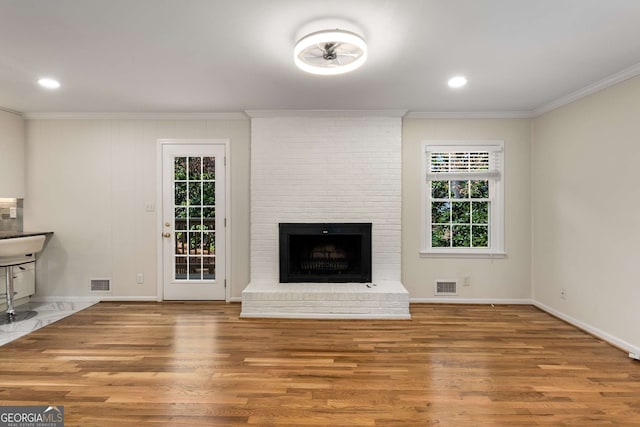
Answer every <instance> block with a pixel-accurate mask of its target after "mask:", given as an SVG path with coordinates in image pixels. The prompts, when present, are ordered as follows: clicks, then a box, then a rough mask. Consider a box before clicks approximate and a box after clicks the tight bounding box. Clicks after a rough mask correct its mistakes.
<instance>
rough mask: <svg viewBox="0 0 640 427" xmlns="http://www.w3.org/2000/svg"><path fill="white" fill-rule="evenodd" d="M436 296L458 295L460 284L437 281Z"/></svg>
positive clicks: (451, 281)
mask: <svg viewBox="0 0 640 427" xmlns="http://www.w3.org/2000/svg"><path fill="white" fill-rule="evenodd" d="M436 295H458V282H457V281H455V280H436Z"/></svg>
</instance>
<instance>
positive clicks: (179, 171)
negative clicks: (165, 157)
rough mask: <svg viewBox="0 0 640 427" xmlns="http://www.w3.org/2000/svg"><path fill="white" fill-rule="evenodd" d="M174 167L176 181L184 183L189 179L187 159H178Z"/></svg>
mask: <svg viewBox="0 0 640 427" xmlns="http://www.w3.org/2000/svg"><path fill="white" fill-rule="evenodd" d="M174 165H175V166H174V179H175V180H176V181H183V180H185V179H187V158H186V157H176V159H175V160H174Z"/></svg>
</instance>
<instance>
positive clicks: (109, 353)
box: [0, 303, 640, 426]
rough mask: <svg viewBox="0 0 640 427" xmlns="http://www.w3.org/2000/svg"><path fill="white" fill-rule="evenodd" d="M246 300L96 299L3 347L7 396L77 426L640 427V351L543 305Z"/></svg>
mask: <svg viewBox="0 0 640 427" xmlns="http://www.w3.org/2000/svg"><path fill="white" fill-rule="evenodd" d="M239 312H240V306H239V304H223V303H161V304H156V303H101V304H98V305H96V306H93V307H91V308H89V309H87V310H84V311H82V312H80V313H77V314H75V315H73V316H71V317H68V318H66V319H63V320H61V321H59V322H57V323H55V324H53V325H50V326H47V327H45V328H43V329H40V330H38V331H36V332H33V333H32V334H30V335H28V336H26V337H23V338H20V339H19V340H17V341H14V342H12V343H9V344H7V345H5V346H3V347H0V405H2V406H7V405H45V404H46V405H49V404H51V405H61V406H64V410H65V425H66V426H138V425H143V424H144V425H166V426H227V425H229V426H235V425H258V426H269V425H282V426H319V425H326V426H431V425H438V426H562V425H573V426H591V425H593V426H640V363H638V362H634V361H632V360H631V359H629V358H628V357H627V355H626V354H625V353H624V352H622V351H620V350H617V349H615V348H613V347H611V346H610V345H608V344H606V343H604V342H602V341H600V340H598V339H596V338H594V337H592V336H590V335H587V334H585V333H583V332H581V331H579V330H577V329H575V328H573V327H572V326H570V325H567V324H565V323H563V322H562V321H560V320H558V319H556V318H553V317H551V316H549V315H548V314H546V313H543V312H541V311H539V310H538V309H536V308H535V307H531V306H495V307H492V306H460V305H422V304H414V305H412V306H411V312H412V315H413V319H412V320H410V321H402V320H400V321H389V320H380V321H370V320H348V321H335V320H283V319H278V320H274V319H264V320H263V319H251V320H247V319H239V318H238V315H239Z"/></svg>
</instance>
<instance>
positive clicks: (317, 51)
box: [293, 30, 367, 75]
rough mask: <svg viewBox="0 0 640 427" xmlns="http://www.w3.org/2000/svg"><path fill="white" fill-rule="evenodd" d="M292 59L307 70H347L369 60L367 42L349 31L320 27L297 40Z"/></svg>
mask: <svg viewBox="0 0 640 427" xmlns="http://www.w3.org/2000/svg"><path fill="white" fill-rule="evenodd" d="M293 60H294V62H295V64H296V65H297V66H298V68H300V69H301V70H303V71H306V72H308V73H312V74H321V75H336V74H344V73H348V72H349V71H353V70H355V69H356V68H359V67H360V66H362V64H364V62H365V61H366V60H367V43H366V42H365V41H364V39H363V38H362V37H360V36H359V35H357V34H356V33H352V32H350V31H343V30H324V31H317V32H315V33H311V34H307V35H306V36H304V37H303V38H301V39H300V41H298V43H296V47H295V49H294V50H293Z"/></svg>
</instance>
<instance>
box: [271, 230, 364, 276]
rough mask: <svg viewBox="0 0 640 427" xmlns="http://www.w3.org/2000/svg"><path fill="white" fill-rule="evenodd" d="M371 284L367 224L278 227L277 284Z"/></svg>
mask: <svg viewBox="0 0 640 427" xmlns="http://www.w3.org/2000/svg"><path fill="white" fill-rule="evenodd" d="M289 282H333V283H346V282H362V283H368V282H371V223H281V224H280V283H289Z"/></svg>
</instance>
